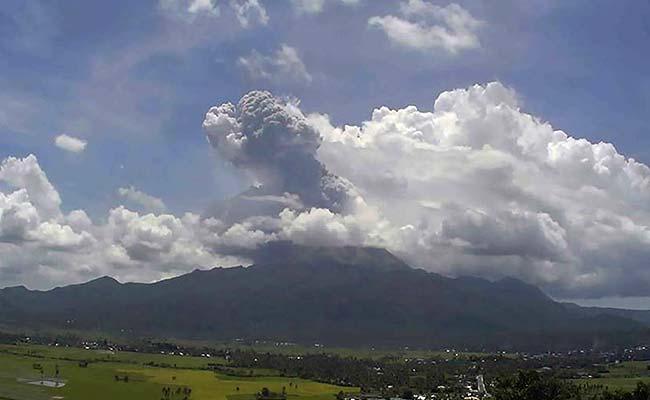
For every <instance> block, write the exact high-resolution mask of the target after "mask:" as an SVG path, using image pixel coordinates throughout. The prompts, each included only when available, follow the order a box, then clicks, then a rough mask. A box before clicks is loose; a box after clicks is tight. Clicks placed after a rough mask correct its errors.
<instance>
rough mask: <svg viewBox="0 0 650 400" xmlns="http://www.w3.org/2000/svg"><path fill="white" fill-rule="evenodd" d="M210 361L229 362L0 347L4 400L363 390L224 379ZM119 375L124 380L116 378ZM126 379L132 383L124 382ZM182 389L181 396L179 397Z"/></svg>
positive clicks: (202, 399) (237, 399)
mask: <svg viewBox="0 0 650 400" xmlns="http://www.w3.org/2000/svg"><path fill="white" fill-rule="evenodd" d="M82 361H89V364H88V366H87V367H85V368H84V367H81V366H80V362H82ZM208 363H222V364H225V360H223V359H221V360H219V359H215V358H205V357H187V356H172V355H165V354H141V353H129V352H118V353H110V352H106V351H96V350H84V349H78V348H61V347H48V346H31V345H29V346H27V345H25V346H9V345H6V346H0V399H12V400H50V399H53V400H56V399H66V400H68V399H69V400H87V399H97V400H102V399H138V400H146V399H164V398H165V397H164V396H163V388H164V387H171V388H172V395H171V396H170V397H167V398H169V399H178V400H182V399H183V398H184V397H185V396H186V395H187V394H183V393H182V389H183V388H191V389H192V393H191V395H190V396H188V398H189V399H195V400H212V399H215V400H216V399H219V400H222V399H229V400H248V399H254V398H255V394H256V393H258V392H259V391H260V390H261V389H262V388H263V387H266V388H268V389H269V390H271V391H272V392H281V391H282V389H283V388H285V390H286V392H287V398H288V399H289V400H326V399H327V400H331V399H334V395H335V394H336V393H338V392H339V391H341V390H343V391H347V392H352V391H358V389H355V388H344V387H338V386H333V385H328V384H323V383H318V382H313V381H307V380H302V379H296V378H287V377H280V376H254V377H232V376H225V375H219V374H215V373H214V372H213V371H207V370H204V369H201V368H206V367H207V364H208ZM35 364H39V365H40V367H42V371H43V374H42V375H41V372H40V370H38V369H35V366H36V365H35ZM151 364H154V365H157V366H156V367H152V366H150V365H151ZM161 365H164V366H165V367H160V366H161ZM57 366H58V369H59V377H58V378H59V381H60V382H61V383H62V384H64V385H62V386H61V387H44V386H40V385H38V383H40V382H45V383H47V382H49V381H53V380H54V378H55V371H56V368H57ZM174 366H175V367H174ZM254 373H255V375H261V374H262V373H266V374H273V371H261V370H257V371H254ZM116 375H117V376H118V377H119V381H117V380H116V379H115V377H116ZM276 375H277V374H276ZM127 376H128V382H125V380H124V377H127ZM30 382H31V383H30ZM34 383H36V384H34ZM178 388H180V389H181V393H180V394H176V390H177V389H178ZM238 389H239V390H238Z"/></svg>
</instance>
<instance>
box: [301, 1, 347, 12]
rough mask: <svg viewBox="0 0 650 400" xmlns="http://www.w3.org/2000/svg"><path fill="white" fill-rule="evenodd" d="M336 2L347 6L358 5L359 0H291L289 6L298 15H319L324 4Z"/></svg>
mask: <svg viewBox="0 0 650 400" xmlns="http://www.w3.org/2000/svg"><path fill="white" fill-rule="evenodd" d="M336 1H338V2H340V3H341V4H344V5H348V6H349V5H356V4H359V1H360V0H291V4H292V5H293V7H294V9H295V10H296V12H297V13H299V14H319V13H321V12H322V11H323V8H324V6H325V3H327V2H336Z"/></svg>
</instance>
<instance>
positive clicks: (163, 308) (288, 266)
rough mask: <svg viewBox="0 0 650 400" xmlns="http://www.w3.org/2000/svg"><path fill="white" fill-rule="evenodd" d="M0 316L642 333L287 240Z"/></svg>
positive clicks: (124, 325)
mask: <svg viewBox="0 0 650 400" xmlns="http://www.w3.org/2000/svg"><path fill="white" fill-rule="evenodd" d="M0 321H2V324H4V325H5V326H12V327H19V328H26V329H32V328H39V329H41V328H64V329H74V330H92V331H95V332H97V331H100V332H113V333H122V334H128V335H134V336H135V335H150V336H156V337H176V338H190V339H214V340H232V339H235V338H242V339H269V340H281V341H292V342H299V343H314V342H319V343H325V344H328V345H338V346H371V345H372V346H406V345H408V346H414V347H428V348H442V347H449V346H453V347H458V348H467V349H504V350H511V349H528V350H541V349H543V350H547V349H568V348H575V347H583V348H584V347H591V346H594V345H597V346H609V345H613V344H633V343H634V342H635V341H637V340H639V338H641V337H643V335H645V330H646V329H645V325H644V324H643V323H642V322H639V321H634V320H632V319H630V318H626V317H624V316H619V315H613V314H611V313H604V312H603V313H599V312H596V311H594V310H593V309H592V310H588V312H584V310H583V309H581V308H580V307H577V306H570V307H568V306H566V305H564V304H561V303H558V302H555V301H553V300H552V299H550V298H549V297H547V296H546V295H545V294H544V293H542V292H541V291H540V290H539V289H538V288H536V287H534V286H531V285H527V284H525V283H523V282H521V281H518V280H515V279H504V280H501V281H497V282H490V281H487V280H483V279H477V278H458V279H451V278H446V277H443V276H441V275H438V274H434V273H429V272H425V271H423V270H418V269H413V268H410V267H409V266H408V265H407V264H405V263H403V262H402V261H401V260H399V259H398V258H396V257H395V256H393V255H392V254H391V253H389V252H388V251H386V250H383V249H376V248H360V247H345V248H322V247H298V246H289V245H286V244H285V245H282V246H279V247H278V246H276V247H272V248H269V249H267V254H264V252H262V253H260V256H259V257H257V260H256V264H255V265H253V266H251V267H247V268H243V267H237V268H215V269H212V270H207V271H198V270H197V271H194V272H192V273H189V274H186V275H183V276H179V277H176V278H173V279H168V280H164V281H161V282H157V283H152V284H139V283H119V282H117V281H116V280H114V279H112V278H109V277H104V278H99V279H96V280H93V281H90V282H87V283H84V284H80V285H71V286H67V287H62V288H56V289H53V290H50V291H30V290H27V289H25V288H22V287H15V288H6V289H3V290H0Z"/></svg>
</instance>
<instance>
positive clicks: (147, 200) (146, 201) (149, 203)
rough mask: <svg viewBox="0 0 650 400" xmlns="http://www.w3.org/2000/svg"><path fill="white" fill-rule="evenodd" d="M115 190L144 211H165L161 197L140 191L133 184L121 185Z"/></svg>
mask: <svg viewBox="0 0 650 400" xmlns="http://www.w3.org/2000/svg"><path fill="white" fill-rule="evenodd" d="M117 192H118V193H119V195H120V196H122V197H123V198H124V199H126V200H128V201H130V202H132V203H133V204H135V205H137V206H138V207H140V208H141V209H143V210H144V211H149V212H154V213H160V212H163V211H165V209H166V208H167V207H166V206H165V203H164V202H163V201H162V200H161V199H159V198H158V197H155V196H152V195H150V194H147V193H145V192H143V191H140V190H138V189H136V188H135V187H134V186H128V187H121V188H119V189H118V190H117Z"/></svg>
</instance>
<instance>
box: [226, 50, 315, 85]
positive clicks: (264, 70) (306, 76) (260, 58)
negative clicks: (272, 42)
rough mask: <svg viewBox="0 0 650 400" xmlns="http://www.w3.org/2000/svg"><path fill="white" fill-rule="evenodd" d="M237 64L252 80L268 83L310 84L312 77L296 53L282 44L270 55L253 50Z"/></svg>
mask: <svg viewBox="0 0 650 400" xmlns="http://www.w3.org/2000/svg"><path fill="white" fill-rule="evenodd" d="M238 64H239V65H240V66H242V67H243V68H245V69H246V70H247V72H248V73H249V75H250V76H251V77H252V78H253V79H264V80H270V81H297V82H301V83H307V84H309V83H311V81H312V76H311V74H310V73H309V72H308V71H307V67H306V66H305V64H304V63H303V61H302V60H301V59H300V56H299V55H298V51H297V50H296V49H295V48H293V47H291V46H289V45H287V44H282V45H281V46H280V48H279V49H278V50H277V51H276V52H275V53H273V54H272V55H268V56H265V55H262V54H260V53H259V52H258V51H256V50H253V51H252V52H251V53H250V54H249V55H248V56H246V57H240V58H239V60H238Z"/></svg>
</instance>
